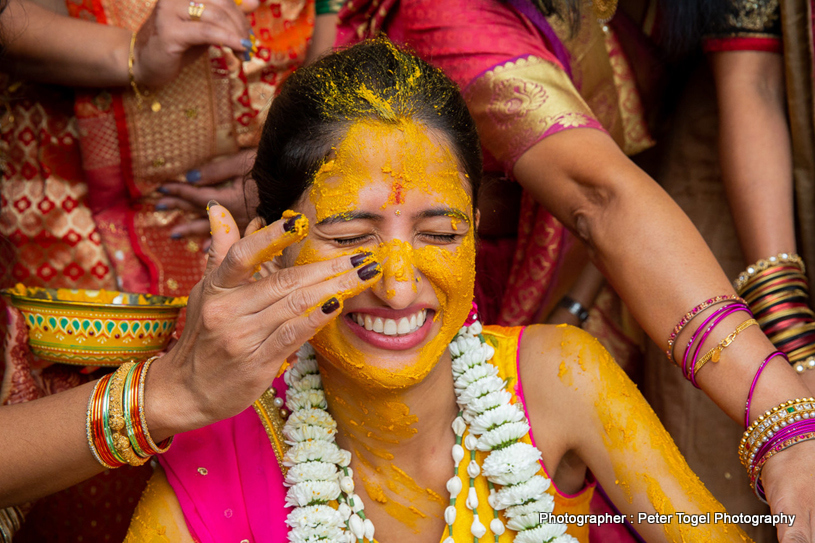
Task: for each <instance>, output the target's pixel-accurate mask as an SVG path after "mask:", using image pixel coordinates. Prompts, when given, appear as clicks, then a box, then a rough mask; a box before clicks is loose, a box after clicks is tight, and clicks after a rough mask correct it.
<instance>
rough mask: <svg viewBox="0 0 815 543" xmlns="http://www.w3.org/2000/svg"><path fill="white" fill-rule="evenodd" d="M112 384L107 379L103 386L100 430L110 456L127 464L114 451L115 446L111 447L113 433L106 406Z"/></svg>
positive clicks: (110, 380)
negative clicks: (103, 431)
mask: <svg viewBox="0 0 815 543" xmlns="http://www.w3.org/2000/svg"><path fill="white" fill-rule="evenodd" d="M112 382H113V379H112V378H111V379H108V383H107V386H105V397H104V399H103V401H102V428H104V430H105V441H107V443H108V449H110V452H111V454H113V456H114V457H115V458H116V460H118V461H119V462H121V463H122V464H127V460H125V459H124V458H122V455H121V454H119V451H117V450H116V446H115V445H113V432H111V430H110V410H109V409H108V406H109V405H110V384H111V383H112Z"/></svg>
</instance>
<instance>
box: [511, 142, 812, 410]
mask: <svg viewBox="0 0 815 543" xmlns="http://www.w3.org/2000/svg"><path fill="white" fill-rule="evenodd" d="M540 164H545V165H546V167H545V168H542V167H540V166H539V165H540ZM515 175H516V177H517V178H518V180H519V181H520V182H521V184H523V185H524V187H525V188H526V189H528V190H530V191H531V192H532V193H533V195H534V196H535V198H536V199H537V200H538V201H539V202H541V203H542V204H543V205H544V206H546V207H547V209H549V210H551V212H552V213H553V214H554V215H555V216H556V217H557V218H558V219H559V220H560V221H562V222H563V223H564V224H565V225H566V226H567V227H568V228H569V229H571V230H572V231H573V232H575V233H576V234H577V235H578V236H579V237H580V238H581V239H583V241H584V242H585V243H586V244H587V245H588V247H589V250H590V252H591V256H592V260H593V261H594V263H595V264H596V265H597V267H598V268H599V269H600V270H601V271H603V273H604V274H605V276H606V278H607V279H608V280H609V281H610V282H611V284H612V285H613V286H614V288H615V290H616V291H617V292H618V293H619V294H620V296H621V298H622V299H623V300H624V301H625V302H626V304H627V305H628V307H629V309H630V310H631V312H632V313H633V314H634V316H635V318H636V319H637V321H638V322H639V323H640V324H641V325H642V327H643V329H644V330H645V331H646V333H647V334H648V335H649V336H650V337H651V338H652V339H653V340H654V341H655V342H656V343H657V344H658V345H666V341H667V338H668V336H669V334H670V332H671V330H672V329H673V327H674V325H675V324H676V323H677V321H678V320H679V319H680V318H681V316H682V315H684V314H685V313H686V312H687V311H688V310H690V309H691V308H692V307H694V306H696V305H697V304H699V303H700V302H702V301H703V300H706V299H708V298H711V297H713V296H716V295H719V294H732V293H733V287H732V286H731V284H730V281H729V280H728V278H727V277H726V276H725V275H724V272H722V270H721V268H720V267H719V265H718V263H717V262H716V259H715V258H714V256H713V254H711V252H710V250H709V249H708V248H707V245H705V242H704V240H703V239H702V237H701V236H700V234H699V232H698V231H697V230H696V228H695V227H694V226H693V224H692V223H691V222H690V220H689V219H688V217H687V216H686V215H685V214H684V213H683V212H682V210H681V209H680V208H679V206H677V205H676V203H675V202H674V201H673V200H672V199H671V198H670V197H669V196H668V195H667V193H665V191H663V190H662V188H661V187H659V185H657V183H656V182H654V181H653V180H652V179H651V178H650V177H648V175H646V174H645V173H644V172H643V171H642V170H640V169H639V168H638V167H637V166H635V165H634V164H633V163H632V162H631V161H630V160H629V159H628V158H627V157H626V156H625V155H624V154H623V153H622V151H620V149H619V148H618V147H617V145H616V144H615V143H614V141H613V140H612V139H611V138H610V137H609V136H607V135H606V134H604V133H603V132H600V131H598V130H592V129H574V130H567V131H564V132H560V133H557V134H555V135H553V136H550V137H548V138H546V139H544V140H542V141H541V142H539V143H537V144H536V145H535V146H534V147H532V148H531V149H530V150H529V151H527V152H526V153H525V154H524V155H523V156H522V157H521V158H520V159H519V160H518V162H517V164H516V166H515ZM740 319H741V317H740V316H735V317H734V318H733V319H732V320H726V321H725V322H724V323H722V324H721V325H720V326H719V327H718V328H717V331H718V329H720V330H721V332H720V333H721V337H716V338H711V340H709V344H710V345H715V344H716V343H718V341H720V340H721V339H723V337H724V336H726V335H727V333H729V332H730V331H732V330H733V329H735V327H736V325H738V324H739V323H740V322H741V320H743V319H741V320H740ZM731 325H732V326H731ZM741 336H743V337H740V338H739V341H738V342H735V343H734V344H733V345H732V346H731V347H729V349H728V351H726V354H727V358H726V361H727V363H726V364H717V365H716V366H715V367H714V368H711V369H710V370H708V371H704V372H700V375H699V379H698V381H699V383H700V385H701V386H702V389H703V390H705V392H706V393H707V394H708V395H709V396H710V397H711V398H712V399H713V400H714V401H716V403H717V404H718V405H719V406H720V407H721V408H722V409H723V410H724V411H725V412H727V413H728V415H730V417H731V418H733V419H734V420H736V421H742V419H743V417H744V402H745V399H746V397H747V391H748V389H749V387H750V383H751V381H752V377H753V375H754V374H755V370H756V368H757V367H758V365H759V363H760V362H761V360H762V359H763V358H764V357H765V356H766V355H767V354H769V353H770V352H772V351H773V346H772V344H771V343H770V342H769V341H768V340H767V339H766V337H765V336H764V335H763V334H761V333H759V332H758V330H757V329H755V328H753V329H750V330H748V331H745V332H744V333H743V334H741ZM688 339H689V335H688V334H687V333H684V334H681V335H680V336H679V341H678V342H677V344H678V345H683V341H684V342H687V340H688ZM677 351H678V352H679V353H680V354H681V352H682V349H681V348H679V349H677ZM767 371H770V372H771V373H767ZM761 379H762V381H761V383H762V386H761V387H759V388H758V390H757V391H756V396H755V397H754V402H756V403H755V406H756V407H755V408H754V409H756V413H760V412H763V411H764V410H766V409H769V408H771V407H774V406H775V405H778V404H779V403H781V402H782V401H786V400H788V399H790V398H796V397H803V396H809V395H810V394H809V390H808V389H807V388H806V387H805V386H804V385H803V383H802V382H801V381H800V379H798V377H797V376H796V375H795V372H794V370H792V368H790V367H789V366H786V365H783V364H772V365H770V366H768V367H767V370H766V371H765V373H764V374H763V375H762V378H761ZM765 379H766V380H765Z"/></svg>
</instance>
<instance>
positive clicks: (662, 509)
mask: <svg viewBox="0 0 815 543" xmlns="http://www.w3.org/2000/svg"><path fill="white" fill-rule="evenodd" d="M478 149H479V144H478V139H477V136H476V133H475V130H474V127H473V124H472V120H471V119H470V118H469V115H468V113H467V111H466V107H465V106H464V103H463V102H462V100H461V98H460V96H459V95H458V92H457V89H456V88H455V86H454V85H453V84H452V83H451V82H450V81H449V80H447V79H446V78H445V77H444V76H443V75H442V74H441V73H440V72H438V71H437V70H435V69H433V68H431V67H430V66H428V65H427V64H425V63H423V62H421V61H419V60H417V59H416V58H414V57H412V56H410V55H409V54H407V53H405V52H402V51H400V50H398V49H396V48H394V46H393V45H392V44H390V43H389V42H386V41H375V42H370V43H365V44H362V45H359V46H356V47H354V48H351V49H348V50H345V51H342V52H339V53H335V54H333V55H331V56H328V57H326V58H324V59H322V60H321V61H319V62H317V63H316V64H315V65H313V66H311V67H308V68H304V69H302V70H301V71H299V72H297V73H295V74H294V75H293V76H292V77H291V78H290V79H289V80H288V81H287V82H286V84H285V85H284V86H283V90H282V91H281V95H280V96H279V97H278V98H277V99H276V100H275V101H274V103H273V105H272V109H271V110H270V112H269V118H268V119H267V122H266V125H265V127H264V134H263V137H262V141H261V146H260V149H259V152H258V161H257V163H256V164H255V167H254V169H253V172H252V176H253V178H254V179H256V180H257V182H258V186H259V192H260V201H261V205H260V207H259V209H258V213H259V215H260V216H261V217H263V219H264V220H265V222H268V223H270V224H269V226H266V227H264V228H260V229H258V228H257V227H258V226H259V225H260V222H256V223H254V226H253V227H252V230H254V232H253V233H251V234H249V235H247V236H246V237H245V238H244V239H242V240H238V239H237V234H235V229H234V228H233V222H232V221H231V218H230V217H229V215H228V213H227V212H225V210H224V208H222V207H220V206H217V205H212V206H211V207H210V219H211V221H212V224H213V249H212V251H211V255H210V258H211V260H212V266H213V268H214V271H213V272H212V273H213V274H214V275H215V276H216V279H217V278H220V279H217V280H219V281H224V279H223V277H225V276H228V277H230V278H231V279H230V280H231V284H234V285H236V286H235V289H237V290H235V292H236V293H238V295H236V296H235V297H234V298H232V300H233V302H232V303H235V304H238V305H239V306H240V307H241V308H243V307H246V306H247V305H250V306H252V307H254V306H255V305H257V306H258V307H257V308H255V309H254V311H255V314H257V315H263V316H265V317H268V318H267V319H266V320H274V319H278V318H279V317H278V316H279V315H280V314H284V313H287V314H288V319H290V320H289V321H286V322H284V323H283V324H279V325H278V324H276V326H277V328H276V329H275V331H274V334H272V336H270V337H275V338H277V337H283V338H288V340H280V342H281V343H280V345H284V346H285V345H292V343H293V342H294V339H293V338H298V337H301V336H303V335H306V338H308V337H310V338H311V339H310V341H309V343H308V344H307V345H305V346H303V347H302V348H300V349H299V351H298V352H297V354H296V355H295V356H290V357H288V359H287V360H286V361H285V362H284V360H283V358H285V356H283V357H282V358H281V356H280V354H281V353H282V352H283V351H285V350H286V347H280V348H279V349H278V350H277V351H274V353H275V354H277V355H278V356H272V358H273V359H274V360H277V362H273V363H272V365H273V366H274V367H270V368H267V369H268V370H269V371H271V372H272V374H273V375H276V376H277V377H276V378H275V379H274V380H273V381H272V383H271V387H270V388H269V389H268V390H267V391H266V392H265V393H264V394H263V396H262V397H261V398H260V399H259V400H258V401H256V402H255V404H254V408H253V409H246V410H245V411H243V412H241V413H240V414H238V415H236V416H234V417H232V418H230V419H226V420H223V421H221V422H219V423H216V424H213V425H210V426H207V427H205V428H201V429H199V430H194V431H191V432H187V433H184V434H180V435H177V436H176V438H175V443H174V445H173V448H172V449H171V450H170V451H169V452H167V453H166V454H164V455H162V456H161V457H160V464H161V468H160V469H158V470H157V472H156V474H155V475H154V477H153V479H152V480H151V483H150V485H149V486H148V488H147V490H146V491H145V494H144V496H143V498H142V500H141V502H140V504H139V507H138V509H137V511H136V513H135V515H134V518H133V522H132V524H131V529H130V533H129V535H128V541H134V542H135V541H156V540H157V539H156V534H160V537H161V538H166V539H161V540H162V541H165V540H167V539H169V540H170V541H200V542H205V543H208V542H223V541H236V542H237V541H247V542H250V541H251V542H253V543H254V542H278V541H282V540H284V539H286V538H288V539H289V540H290V541H295V542H301V541H318V540H325V541H331V542H335V541H336V542H345V541H348V542H352V541H355V540H356V541H364V542H373V541H374V540H375V541H379V542H381V543H393V542H403V541H411V542H420V543H438V542H440V541H441V542H444V543H452V542H463V541H473V540H476V541H478V540H481V541H496V542H499V543H506V542H510V541H516V542H519V543H521V542H532V541H536V542H546V541H556V542H558V543H565V542H570V541H575V540H577V541H581V542H585V541H588V526H587V525H583V523H582V522H581V523H580V524H579V525H578V524H575V523H572V524H567V523H564V520H566V519H564V518H563V517H561V515H564V514H567V513H569V514H578V515H579V514H588V513H589V502H590V500H591V497H592V493H593V492H594V485H595V483H594V482H593V481H594V479H596V480H597V481H599V482H600V483H601V484H602V486H603V487H604V489H605V490H606V492H607V493H608V494H609V496H610V498H611V499H612V501H613V502H614V503H615V505H616V506H617V507H618V508H619V510H620V511H621V512H622V513H623V514H624V515H626V517H625V518H626V519H628V520H631V521H632V523H633V524H634V525H635V528H636V529H637V531H638V532H639V533H640V534H641V535H642V536H643V537H644V538H645V539H646V540H647V541H680V540H683V541H690V540H698V541H703V540H704V541H744V540H745V539H746V538H745V536H744V535H743V533H742V532H741V531H740V530H739V529H738V528H737V527H736V526H733V525H728V524H721V523H720V524H710V525H704V526H699V527H693V526H691V525H690V524H681V523H680V522H679V520H680V517H679V516H677V515H676V514H675V513H676V512H685V513H690V514H694V513H706V512H713V511H722V508H721V506H720V505H719V504H718V503H717V502H716V501H715V500H714V499H713V498H712V497H711V496H710V494H709V493H708V492H707V491H706V490H705V488H704V487H703V486H702V485H701V483H699V481H698V479H696V477H695V476H694V474H693V473H692V472H691V471H690V470H689V468H688V467H687V465H686V464H685V462H684V460H683V459H682V457H681V456H680V455H679V453H678V451H677V450H676V447H675V446H674V445H673V443H672V442H671V440H670V438H669V437H668V435H667V434H666V432H665V431H664V429H662V427H661V426H660V424H659V422H658V420H657V419H656V417H655V416H654V414H653V412H652V411H651V410H650V408H649V407H648V406H647V404H646V403H645V401H644V400H643V399H642V397H641V396H640V394H639V392H638V391H637V390H636V387H635V386H634V385H633V384H632V383H631V382H630V381H629V380H628V379H627V377H625V375H624V374H623V373H622V372H621V371H620V370H619V369H618V368H617V366H616V365H615V364H614V362H613V360H611V359H610V357H609V356H608V354H607V353H606V352H605V351H604V350H603V348H602V347H601V346H600V345H599V343H598V342H597V341H596V340H595V339H593V338H592V337H590V336H588V335H587V334H585V333H584V332H582V331H580V330H578V329H574V328H570V327H553V326H534V327H528V328H500V327H492V326H487V327H482V326H481V324H480V323H479V322H478V320H477V314H476V312H475V309H474V307H473V305H472V297H473V284H474V259H475V250H476V239H475V230H476V226H477V222H478V217H477V214H476V213H475V211H474V209H475V195H477V191H478V185H479V181H480V171H481V163H480V154H479V152H478ZM281 216H282V217H284V218H283V219H281V220H280V221H278V222H272V221H277V220H278V219H279V218H280V217H281ZM222 225H223V226H228V227H229V228H226V227H222ZM284 247H285V248H284ZM227 249H229V250H228V253H227ZM224 255H227V256H226V257H224ZM261 261H267V262H265V263H264V265H263V268H262V272H261V273H260V274H255V275H254V278H253V273H254V272H255V270H256V269H257V266H258V264H259V263H261ZM219 263H220V267H218V268H216V267H215V266H217V265H218V264H219ZM224 266H226V267H228V268H229V269H230V270H231V271H230V272H222V271H221V268H222V267H224ZM207 281H208V279H206V278H205V280H204V283H203V286H202V287H201V288H202V290H203V292H205V293H212V292H215V293H216V294H211V295H212V296H215V295H217V293H218V292H219V288H220V287H219V288H216V287H212V286H210V284H209V283H207ZM213 281H215V280H213ZM268 296H271V298H272V299H273V300H275V301H274V303H271V302H270V303H268V304H267V305H268V306H264V305H263V304H262V303H261V302H262V301H263V300H264V299H266V298H265V297H268ZM253 304H254V305H253ZM212 305H213V304H212V303H210V307H211V306H212ZM226 307H228V304H226V302H224V303H223V304H221V305H220V306H219V309H221V311H220V312H216V313H215V314H217V315H220V320H217V319H216V318H215V317H207V314H206V313H207V309H206V308H204V309H202V310H201V311H202V313H203V314H204V317H203V321H204V322H205V323H208V324H207V325H204V326H203V328H202V330H204V329H206V330H210V332H206V333H210V334H214V335H213V337H216V336H217V334H218V333H221V337H222V339H223V342H224V343H233V342H234V341H236V340H234V339H230V338H231V337H233V336H230V335H229V334H230V333H231V334H239V335H240V337H241V338H242V341H243V342H244V343H246V342H248V343H251V342H253V341H254V342H256V343H258V345H259V348H258V350H262V349H263V348H265V343H266V341H265V340H263V339H258V338H259V337H260V335H259V333H255V331H254V330H253V329H250V328H251V326H248V325H244V324H243V323H244V322H254V321H244V320H243V317H240V318H239V319H237V320H240V323H235V322H232V323H230V322H227V321H228V319H227V318H226V317H223V312H224V311H225V309H224V308H226ZM208 319H209V320H208ZM193 321H194V322H195V319H193ZM213 322H215V323H218V324H221V326H220V327H219V326H214V325H213ZM188 326H189V325H188ZM193 326H196V325H195V324H193ZM257 327H258V328H259V327H260V325H257ZM220 328H222V330H220ZM212 330H214V331H212ZM187 334H188V332H187V331H185V335H187ZM200 334H201V335H199V336H198V337H204V336H205V335H206V334H205V332H203V331H202V332H200ZM189 335H192V334H191V333H190V334H189ZM189 335H188V337H189ZM306 338H304V339H306ZM192 345H193V343H191V340H185V338H184V337H182V340H181V341H180V345H179V347H177V349H178V350H180V352H188V353H191V352H193V351H194V349H195V347H194V346H192ZM211 345H213V347H212V348H211V349H216V348H222V349H223V351H224V353H225V354H224V356H225V357H230V356H231V357H232V358H234V357H235V356H236V355H235V354H232V355H230V354H229V353H230V352H231V351H230V348H235V347H220V346H218V347H216V345H218V342H217V341H215V340H212V342H211ZM295 349H296V346H293V347H292V348H291V349H290V350H289V351H288V352H293V351H294V350H295ZM168 356H174V355H173V354H172V352H171V353H170V354H169V355H168ZM197 356H202V357H203V356H204V354H199V355H197ZM209 356H213V354H212V353H209ZM191 357H193V356H192V355H190V354H188V355H187V358H191ZM230 360H231V358H230ZM252 364H254V362H252ZM247 371H248V370H247ZM224 378H225V379H226V378H228V376H224ZM148 386H149V382H148ZM266 386H268V381H267V384H266ZM182 399H183V398H182ZM188 401H195V400H188ZM235 401H237V400H235ZM589 472H590V473H589ZM640 512H644V513H649V514H654V513H659V514H663V515H671V516H670V517H665V518H666V520H668V522H666V523H663V524H647V523H642V524H639V523H637V520H638V518H639V517H638V513H640ZM541 513H552V514H553V516H550V515H541ZM474 538H475V539H474Z"/></svg>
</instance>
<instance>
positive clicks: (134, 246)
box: [68, 0, 314, 296]
mask: <svg viewBox="0 0 815 543" xmlns="http://www.w3.org/2000/svg"><path fill="white" fill-rule="evenodd" d="M154 4H155V0H147V1H145V2H131V1H122V0H68V9H69V13H70V14H71V15H72V16H74V17H78V18H87V19H92V20H96V21H97V22H100V23H103V24H110V25H114V26H119V27H123V28H127V29H129V30H133V31H135V30H137V29H138V28H139V27H140V26H141V24H142V23H143V22H144V20H145V19H146V17H147V16H148V15H149V13H150V11H151V10H152V9H153V6H154ZM249 19H250V22H251V23H252V27H253V30H254V32H255V35H256V36H257V47H258V50H257V53H256V54H255V56H254V58H252V59H251V60H250V61H246V62H244V61H242V60H240V59H238V58H237V57H236V56H235V54H234V53H232V52H231V51H230V50H229V49H228V48H224V47H215V46H213V47H210V48H209V50H208V52H207V53H206V54H204V55H202V56H200V57H199V58H198V59H196V60H195V61H193V62H191V63H189V64H188V65H186V66H185V67H184V68H183V69H182V71H181V73H180V74H179V75H178V77H177V78H176V79H175V80H173V81H172V82H171V83H169V84H167V85H165V86H163V87H161V88H156V89H144V91H143V93H144V94H146V98H145V100H144V101H145V103H144V104H142V103H141V102H140V100H139V98H138V97H137V96H136V95H135V93H134V92H133V90H132V89H130V88H127V89H119V90H106V89H103V90H88V91H83V92H80V93H79V94H78V96H77V100H76V105H75V110H76V115H77V118H78V124H79V128H80V141H81V148H82V156H83V165H84V169H85V174H86V178H87V180H88V184H89V186H90V189H91V195H92V197H91V201H90V206H91V209H92V211H93V212H94V217H95V218H96V220H97V221H98V222H99V223H100V224H104V225H105V227H104V228H103V229H102V236H103V238H104V241H105V243H106V244H109V245H110V246H111V247H115V248H116V249H115V250H116V251H118V252H117V255H118V257H117V258H116V259H114V265H115V267H116V271H117V272H118V273H119V278H120V280H121V283H120V287H121V288H123V289H125V290H132V291H138V292H153V293H158V294H163V295H169V296H178V295H185V294H187V293H189V291H190V289H191V288H192V286H193V285H194V284H195V283H196V282H197V281H198V280H199V279H200V277H201V275H202V273H203V271H204V267H205V261H206V255H205V254H203V253H202V252H201V251H200V248H201V247H202V246H203V244H204V241H205V239H206V236H187V237H186V238H184V239H177V240H176V239H171V238H170V231H171V230H172V228H173V227H174V226H176V225H178V224H181V223H183V222H185V221H186V220H188V217H187V216H186V215H185V214H183V213H180V212H165V211H158V210H156V209H155V207H154V203H155V201H156V200H157V199H158V197H159V195H158V194H156V193H155V191H156V189H157V188H158V187H160V186H161V185H162V184H163V183H165V182H168V181H182V182H183V181H184V174H185V173H186V172H188V171H189V170H192V169H194V168H197V167H199V166H201V165H202V164H205V163H207V162H209V161H210V160H212V159H213V158H215V157H218V156H223V155H229V154H234V153H236V152H238V151H239V150H240V149H242V148H247V147H253V146H255V145H256V144H257V139H258V138H259V136H260V128H261V126H262V123H263V120H264V118H265V113H266V111H267V108H268V105H269V103H270V101H271V99H272V98H273V96H274V94H275V92H276V89H277V87H278V85H279V84H280V83H282V82H283V80H285V78H286V77H287V76H288V74H289V73H291V72H292V71H293V70H294V69H295V68H296V67H297V66H299V65H301V64H302V62H303V61H304V60H305V54H306V51H307V46H308V42H309V40H310V37H311V31H312V28H313V24H314V2H313V0H278V1H269V2H265V3H263V4H262V5H261V6H260V7H259V8H258V9H257V10H256V11H254V12H253V13H252V14H251V15H250V16H249ZM153 103H156V104H160V107H155V108H154V107H150V105H151V104H153ZM127 242H129V243H130V245H131V250H130V251H126V250H124V248H123V247H124V246H126V244H127ZM128 253H132V255H131V254H128Z"/></svg>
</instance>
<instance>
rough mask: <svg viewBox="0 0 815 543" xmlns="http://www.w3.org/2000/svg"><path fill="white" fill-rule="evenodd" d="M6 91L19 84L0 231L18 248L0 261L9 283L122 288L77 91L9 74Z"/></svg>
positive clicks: (11, 111) (8, 114)
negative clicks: (100, 226) (86, 171)
mask: <svg viewBox="0 0 815 543" xmlns="http://www.w3.org/2000/svg"><path fill="white" fill-rule="evenodd" d="M0 88H2V89H5V91H6V92H7V93H11V92H12V89H14V88H17V91H16V93H13V94H12V95H13V96H14V97H15V98H12V99H10V100H9V102H8V103H7V108H8V109H7V110H6V111H5V114H4V115H3V116H2V122H0V156H2V157H4V158H5V160H4V161H3V165H2V168H3V174H2V176H1V177H2V179H0V236H4V237H5V238H6V239H7V240H8V241H9V242H10V244H11V247H9V246H8V245H7V244H4V247H5V249H4V250H5V252H6V253H8V252H9V249H10V250H11V252H13V256H12V257H11V258H0V277H2V278H3V279H4V286H8V285H9V284H11V283H14V282H23V283H25V284H26V285H28V286H37V287H65V288H90V289H99V288H108V289H110V288H115V287H116V282H115V279H114V275H113V270H112V267H111V265H110V261H109V259H108V256H107V254H106V253H105V250H104V248H103V247H102V239H101V237H100V235H99V231H98V230H97V228H96V225H95V224H94V221H93V217H92V216H91V213H90V210H89V209H88V207H87V202H86V198H87V186H86V185H85V182H84V181H85V178H84V175H83V173H82V163H81V158H80V153H79V135H78V128H77V125H76V121H75V119H74V118H73V115H72V112H71V106H72V103H73V96H72V93H70V92H66V91H65V90H60V89H56V88H48V87H35V86H21V85H19V83H14V82H11V81H9V80H8V79H7V78H6V77H5V76H3V75H1V74H0ZM23 96H24V97H23Z"/></svg>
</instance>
